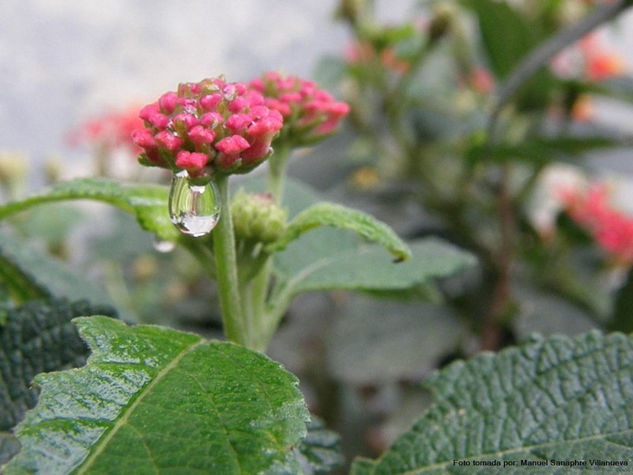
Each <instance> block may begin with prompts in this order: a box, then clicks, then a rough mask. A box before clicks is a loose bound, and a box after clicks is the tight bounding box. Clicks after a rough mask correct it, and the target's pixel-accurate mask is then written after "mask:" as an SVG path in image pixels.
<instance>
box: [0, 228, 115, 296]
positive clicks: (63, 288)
mask: <svg viewBox="0 0 633 475" xmlns="http://www.w3.org/2000/svg"><path fill="white" fill-rule="evenodd" d="M0 280H2V281H4V282H5V283H6V285H7V286H8V287H9V288H10V289H11V290H12V292H13V293H14V294H15V295H16V296H17V297H18V298H20V299H22V300H28V299H31V298H42V297H66V298H68V299H69V300H80V299H85V300H88V301H89V302H92V303H95V304H107V305H111V306H115V305H114V302H113V301H112V299H111V298H110V296H109V295H108V294H107V293H106V292H105V290H103V289H101V288H99V287H98V286H97V285H95V284H93V283H91V282H90V281H89V280H88V279H86V278H85V277H83V276H80V275H78V274H76V273H74V272H72V271H71V270H70V269H68V268H67V267H66V266H65V265H64V264H63V263H62V262H61V261H59V260H58V259H56V258H54V257H51V256H48V255H45V254H43V253H42V252H39V251H37V250H36V249H34V248H33V247H32V246H29V245H27V244H25V243H23V242H21V241H19V240H18V239H16V238H14V237H11V236H10V235H8V234H7V233H6V232H2V233H0Z"/></svg>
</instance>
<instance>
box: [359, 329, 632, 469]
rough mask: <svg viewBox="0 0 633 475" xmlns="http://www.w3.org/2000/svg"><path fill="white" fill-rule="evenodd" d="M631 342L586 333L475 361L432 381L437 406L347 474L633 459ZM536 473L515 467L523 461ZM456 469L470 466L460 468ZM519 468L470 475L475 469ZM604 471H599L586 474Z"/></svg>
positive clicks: (429, 382) (428, 383) (627, 338)
mask: <svg viewBox="0 0 633 475" xmlns="http://www.w3.org/2000/svg"><path fill="white" fill-rule="evenodd" d="M632 367H633V337H631V336H625V335H623V334H612V335H609V336H603V335H601V334H600V333H598V332H590V333H587V334H584V335H581V336H578V337H576V338H569V337H562V336H559V337H552V338H548V339H541V340H537V341H533V342H530V343H527V344H525V345H522V346H520V347H517V348H510V349H507V350H504V351H502V352H500V353H499V354H496V355H495V354H490V353H485V354H480V355H479V356H476V357H474V358H472V359H470V360H469V361H466V362H463V361H459V362H456V363H453V364H452V365H450V366H448V367H447V368H444V369H443V370H441V371H438V372H435V373H434V374H432V375H431V376H430V377H429V378H428V379H427V381H426V383H425V385H426V386H427V387H430V388H433V389H434V391H435V402H434V404H433V405H432V406H431V407H430V408H429V410H428V411H427V412H426V413H425V414H424V416H423V417H422V419H421V420H419V421H418V422H417V423H416V424H415V425H414V426H413V428H412V429H411V430H410V431H408V432H407V433H405V434H404V435H402V436H401V437H400V438H399V439H398V440H397V441H396V443H395V444H394V445H393V446H392V447H391V449H389V450H388V451H387V452H386V453H385V454H384V455H383V456H382V457H380V458H379V459H377V460H376V461H373V462H371V461H368V460H360V461H358V462H356V463H355V464H354V466H353V469H352V473H354V474H382V473H388V474H398V473H438V474H439V473H453V472H454V473H492V472H495V473H496V472H499V473H501V471H502V470H503V473H523V472H524V471H525V469H526V468H528V469H534V468H541V469H542V470H546V473H554V472H556V473H558V471H560V472H561V473H562V471H563V470H564V469H565V468H568V467H564V466H554V465H553V464H552V462H551V461H552V460H559V461H573V460H585V461H587V465H588V467H589V468H591V461H592V460H611V461H618V460H624V461H628V463H629V464H630V463H631V462H630V461H631V459H632V458H633V371H631V368H632ZM522 460H525V461H530V462H540V463H544V464H546V465H545V468H543V467H533V466H532V467H527V466H526V465H524V466H521V461H522ZM455 461H467V462H470V463H471V465H470V466H469V467H468V466H466V467H461V468H460V467H459V466H458V465H456V464H455ZM475 461H477V462H482V461H487V462H489V463H494V461H498V463H499V464H500V465H503V462H510V463H511V462H516V464H517V465H515V466H511V467H506V468H505V469H503V468H502V466H497V467H491V466H485V465H480V466H475V465H474V462H475ZM594 468H605V467H594ZM629 469H630V466H629V467H628V468H626V470H629Z"/></svg>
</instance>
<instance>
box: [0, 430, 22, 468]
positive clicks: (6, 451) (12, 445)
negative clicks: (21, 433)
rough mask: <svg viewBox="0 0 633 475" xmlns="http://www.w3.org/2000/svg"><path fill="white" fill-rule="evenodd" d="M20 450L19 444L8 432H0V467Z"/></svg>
mask: <svg viewBox="0 0 633 475" xmlns="http://www.w3.org/2000/svg"><path fill="white" fill-rule="evenodd" d="M19 450H20V442H18V439H16V438H15V437H14V436H13V435H12V434H9V433H8V432H0V465H3V464H5V463H7V462H8V461H9V460H10V459H11V457H13V456H14V455H15V454H17V453H18V452H19Z"/></svg>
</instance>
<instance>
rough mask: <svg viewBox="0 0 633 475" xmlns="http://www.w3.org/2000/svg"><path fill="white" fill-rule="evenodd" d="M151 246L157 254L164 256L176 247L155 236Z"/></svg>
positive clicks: (171, 242) (173, 243) (174, 244)
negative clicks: (160, 253)
mask: <svg viewBox="0 0 633 475" xmlns="http://www.w3.org/2000/svg"><path fill="white" fill-rule="evenodd" d="M153 246H154V249H156V250H157V251H158V252H162V253H164V254H166V253H168V252H171V251H173V250H174V248H175V247H176V243H175V242H173V241H165V240H163V239H161V238H159V237H158V236H156V237H154V242H153Z"/></svg>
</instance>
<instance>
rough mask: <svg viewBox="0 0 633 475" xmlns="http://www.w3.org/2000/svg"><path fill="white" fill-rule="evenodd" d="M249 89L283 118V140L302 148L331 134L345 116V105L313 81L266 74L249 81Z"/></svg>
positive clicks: (347, 108)
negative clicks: (260, 95)
mask: <svg viewBox="0 0 633 475" xmlns="http://www.w3.org/2000/svg"><path fill="white" fill-rule="evenodd" d="M250 88H251V89H252V90H254V91H257V92H259V93H261V94H262V95H264V96H265V104H266V105H267V106H268V107H269V108H271V109H273V110H275V111H278V112H279V113H280V114H281V115H282V116H283V117H284V130H283V132H282V134H283V136H284V137H285V138H286V140H288V141H290V142H291V143H292V145H304V144H307V143H311V142H314V141H316V140H319V139H321V138H323V137H324V136H326V135H329V134H330V133H332V132H334V131H335V130H336V129H337V128H338V126H339V124H340V122H341V120H342V119H343V118H344V117H345V116H346V115H347V114H348V113H349V110H350V109H349V106H348V105H347V104H346V103H345V102H336V101H335V100H334V98H333V97H332V96H331V95H330V94H329V93H328V92H326V91H324V90H322V89H319V88H318V87H317V85H316V84H315V83H314V82H313V81H308V80H305V79H300V78H298V77H296V76H282V75H280V74H278V73H275V72H268V73H266V74H264V75H263V76H262V77H261V78H256V79H253V80H252V81H251V83H250Z"/></svg>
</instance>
